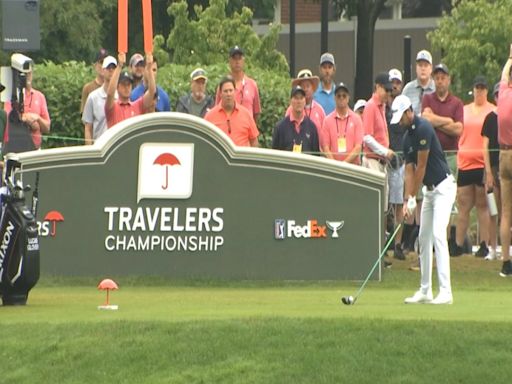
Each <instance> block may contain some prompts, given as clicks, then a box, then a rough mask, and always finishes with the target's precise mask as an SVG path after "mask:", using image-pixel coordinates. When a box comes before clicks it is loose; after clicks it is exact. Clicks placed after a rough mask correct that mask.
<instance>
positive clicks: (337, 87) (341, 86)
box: [334, 82, 350, 94]
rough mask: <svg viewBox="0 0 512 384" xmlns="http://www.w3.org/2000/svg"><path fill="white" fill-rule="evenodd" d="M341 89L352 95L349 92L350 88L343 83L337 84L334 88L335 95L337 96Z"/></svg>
mask: <svg viewBox="0 0 512 384" xmlns="http://www.w3.org/2000/svg"><path fill="white" fill-rule="evenodd" d="M340 89H343V90H345V92H347V93H348V94H350V91H349V90H348V87H347V86H346V84H345V83H343V82H341V83H338V84H336V87H334V94H336V93H337V92H338V91H339V90H340Z"/></svg>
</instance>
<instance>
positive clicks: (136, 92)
mask: <svg viewBox="0 0 512 384" xmlns="http://www.w3.org/2000/svg"><path fill="white" fill-rule="evenodd" d="M151 71H153V77H154V79H155V83H156V80H157V75H158V63H157V61H156V58H155V57H153V65H152V66H151ZM132 76H133V75H132ZM142 79H143V80H142V82H141V83H140V84H139V85H137V86H136V87H134V88H133V90H132V93H131V95H130V100H131V101H135V100H137V99H139V98H141V97H142V96H144V92H146V89H147V85H146V83H147V79H146V75H143V76H142ZM156 91H157V93H158V94H157V98H156V104H155V110H154V111H151V112H170V111H171V101H170V100H169V95H168V94H167V92H165V91H164V90H163V88H162V87H160V86H159V85H158V84H157V86H156Z"/></svg>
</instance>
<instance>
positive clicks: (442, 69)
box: [432, 63, 450, 75]
mask: <svg viewBox="0 0 512 384" xmlns="http://www.w3.org/2000/svg"><path fill="white" fill-rule="evenodd" d="M432 72H433V73H437V72H444V73H446V74H447V75H449V74H450V71H449V70H448V67H447V66H446V64H443V63H440V64H437V65H436V66H435V67H434V70H433V71H432Z"/></svg>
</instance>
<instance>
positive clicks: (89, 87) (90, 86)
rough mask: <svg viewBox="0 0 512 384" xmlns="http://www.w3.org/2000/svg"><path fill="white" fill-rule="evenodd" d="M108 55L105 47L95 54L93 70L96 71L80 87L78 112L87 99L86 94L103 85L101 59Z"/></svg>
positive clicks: (81, 109)
mask: <svg viewBox="0 0 512 384" xmlns="http://www.w3.org/2000/svg"><path fill="white" fill-rule="evenodd" d="M107 56H108V51H107V50H106V49H105V48H101V49H100V50H99V52H98V53H97V54H96V59H95V61H94V72H96V77H95V78H94V80H92V81H90V82H88V83H87V84H85V85H84V86H83V88H82V99H81V101H80V113H82V112H83V111H84V106H85V102H86V101H87V96H89V94H90V93H91V92H92V91H94V90H95V89H98V88H99V87H101V86H102V85H103V59H104V58H105V57H107Z"/></svg>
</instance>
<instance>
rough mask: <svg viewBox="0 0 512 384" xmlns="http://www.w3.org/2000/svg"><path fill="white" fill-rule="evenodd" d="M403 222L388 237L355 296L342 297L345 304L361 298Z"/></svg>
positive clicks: (352, 303)
mask: <svg viewBox="0 0 512 384" xmlns="http://www.w3.org/2000/svg"><path fill="white" fill-rule="evenodd" d="M402 224H403V221H402V222H401V223H400V224H398V225H397V227H396V228H395V231H394V232H393V234H392V235H391V237H390V238H389V239H388V241H387V243H386V245H385V246H384V250H383V251H382V252H381V253H380V255H379V258H378V259H377V261H376V262H375V264H374V265H373V268H372V269H371V271H370V273H369V274H368V276H367V277H366V280H365V281H364V282H363V284H362V285H361V287H360V288H359V290H358V291H357V293H356V295H355V296H343V297H342V298H341V302H342V303H343V304H345V305H354V304H355V303H356V301H357V299H358V298H359V296H360V295H361V292H362V291H363V289H364V287H365V285H366V283H367V282H368V280H370V276H371V275H372V274H373V271H374V270H375V268H377V265H379V262H380V260H381V259H382V257H383V256H384V255H385V254H386V250H387V249H388V247H389V244H391V242H392V241H393V240H394V239H395V236H396V234H397V233H398V231H399V230H400V228H401V227H402Z"/></svg>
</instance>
